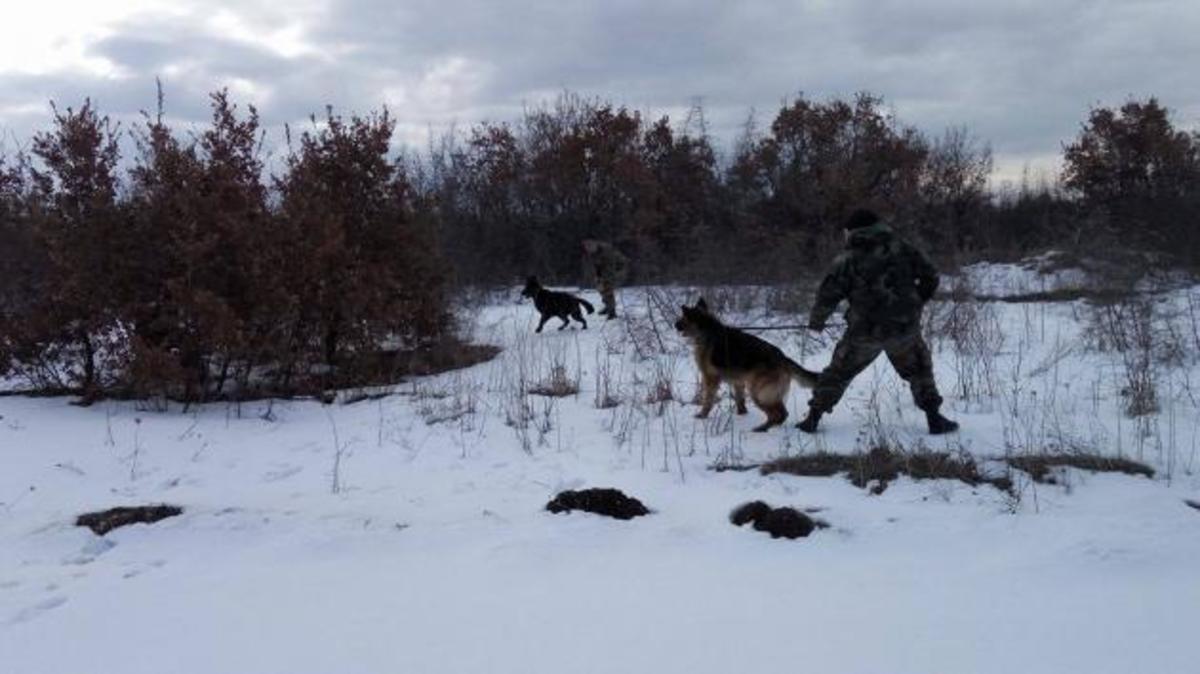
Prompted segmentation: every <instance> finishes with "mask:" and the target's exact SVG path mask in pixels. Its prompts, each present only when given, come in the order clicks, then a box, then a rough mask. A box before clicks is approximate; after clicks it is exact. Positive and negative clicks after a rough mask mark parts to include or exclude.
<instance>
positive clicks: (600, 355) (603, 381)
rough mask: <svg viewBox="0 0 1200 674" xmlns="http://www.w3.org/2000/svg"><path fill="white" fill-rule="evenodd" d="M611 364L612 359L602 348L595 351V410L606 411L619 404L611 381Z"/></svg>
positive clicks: (619, 400) (615, 388)
mask: <svg viewBox="0 0 1200 674" xmlns="http://www.w3.org/2000/svg"><path fill="white" fill-rule="evenodd" d="M614 376H619V375H614V373H613V364H612V358H611V357H610V356H609V355H608V353H607V352H604V350H603V348H598V349H597V350H596V369H595V393H596V395H595V398H594V399H593V404H595V406H596V409H601V410H607V409H612V408H614V407H616V406H617V405H620V404H621V398H620V397H619V396H618V395H617V384H616V383H615V382H614V381H613V377H614Z"/></svg>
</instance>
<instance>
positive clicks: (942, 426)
mask: <svg viewBox="0 0 1200 674" xmlns="http://www.w3.org/2000/svg"><path fill="white" fill-rule="evenodd" d="M925 420H926V421H928V422H929V434H930V435H942V434H943V433H953V432H954V431H957V430H958V422H957V421H951V420H949V419H947V418H946V417H944V416H942V413H941V412H939V411H938V410H937V408H936V407H935V408H933V409H931V410H926V411H925Z"/></svg>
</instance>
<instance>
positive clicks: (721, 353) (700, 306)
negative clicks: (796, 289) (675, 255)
mask: <svg viewBox="0 0 1200 674" xmlns="http://www.w3.org/2000/svg"><path fill="white" fill-rule="evenodd" d="M681 308H682V309H683V316H681V317H680V318H679V320H677V321H675V329H676V330H678V331H679V332H680V333H682V334H683V336H684V337H686V338H687V339H688V341H690V342H691V343H692V346H693V347H694V352H695V356H696V367H697V368H699V369H700V378H701V382H702V385H703V391H702V395H701V403H700V411H699V412H698V413H697V414H696V418H697V419H704V418H706V417H707V416H708V413H709V412H711V411H712V408H713V405H714V404H715V403H716V400H717V389H718V388H719V387H720V386H721V382H726V383H727V384H729V385H730V386H732V387H733V399H734V402H735V403H736V405H737V413H738V414H745V413H746V389H750V398H751V399H752V400H754V404H755V405H757V406H758V408H759V409H761V410H762V411H763V412H765V413H766V415H767V420H766V421H765V422H764V423H762V424H761V425H759V426H756V427H755V428H754V430H755V431H756V432H760V433H761V432H763V431H765V430H767V429H768V428H770V427H772V426H778V425H780V424H782V423H783V421H784V420H785V419H787V415H788V411H787V404H786V401H787V394H788V387H789V386H790V384H791V382H792V380H795V381H796V383H797V384H799V385H801V386H803V387H805V388H813V387H814V386H816V385H817V373H816V372H813V371H811V370H807V369H805V368H804V367H802V366H801V365H800V364H799V363H797V362H796V361H794V360H792V359H791V358H788V357H787V356H786V355H784V353H783V352H782V351H780V350H779V348H778V347H776V346H775V345H773V344H769V343H767V342H765V341H763V340H761V339H759V338H758V337H755V336H754V335H750V334H747V333H745V332H742V331H741V330H738V329H737V328H731V327H729V326H727V325H725V324H723V323H721V321H720V319H718V318H717V317H716V316H713V315H712V313H710V312H709V310H708V303H707V302H705V301H704V299H703V298H701V299H700V301H698V302H696V306H694V307H689V306H686V305H684V306H683V307H681Z"/></svg>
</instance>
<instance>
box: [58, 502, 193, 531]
mask: <svg viewBox="0 0 1200 674" xmlns="http://www.w3.org/2000/svg"><path fill="white" fill-rule="evenodd" d="M182 512H183V508H180V507H178V506H173V505H153V506H135V507H122V508H110V509H108V510H101V511H98V512H94V513H84V514H82V515H80V516H79V517H78V518H76V520H75V526H80V527H87V528H89V529H91V530H92V531H93V532H95V533H96V535H97V536H103V535H104V534H107V533H108V532H110V531H112V530H113V529H116V528H118V527H123V526H127V525H130V524H152V523H154V522H157V521H159V520H164V519H166V518H168V517H174V516H176V515H178V514H180V513H182Z"/></svg>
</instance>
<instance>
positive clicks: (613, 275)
mask: <svg viewBox="0 0 1200 674" xmlns="http://www.w3.org/2000/svg"><path fill="white" fill-rule="evenodd" d="M583 252H584V258H585V261H586V263H587V265H588V266H589V267H590V269H591V273H592V276H593V277H595V280H596V289H597V290H598V291H600V299H601V300H602V301H603V302H604V306H603V307H602V308H601V309H600V315H601V316H607V317H608V318H616V317H617V298H616V295H615V293H614V290H615V289H616V287H617V286H618V285H620V284H621V282H622V281H624V280H625V272H626V270H627V269H628V267H629V260H628V259H626V257H625V256H624V255H622V254H621V253H620V251H618V250H617V249H616V248H614V247H613V246H612V244H610V243H607V242H604V241H597V240H596V239H584V240H583Z"/></svg>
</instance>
